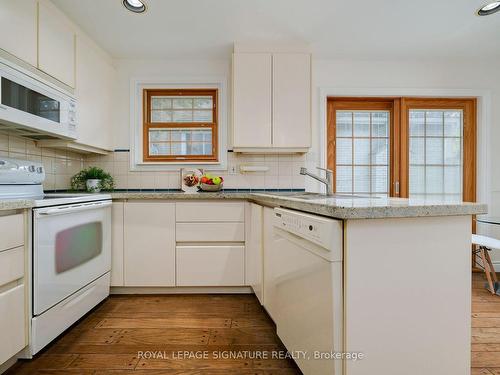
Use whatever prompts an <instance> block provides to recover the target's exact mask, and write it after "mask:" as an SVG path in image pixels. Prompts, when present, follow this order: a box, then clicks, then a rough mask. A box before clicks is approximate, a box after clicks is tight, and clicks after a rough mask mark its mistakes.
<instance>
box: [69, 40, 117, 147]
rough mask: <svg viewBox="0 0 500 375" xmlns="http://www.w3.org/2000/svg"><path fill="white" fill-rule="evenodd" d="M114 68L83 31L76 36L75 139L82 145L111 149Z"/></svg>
mask: <svg viewBox="0 0 500 375" xmlns="http://www.w3.org/2000/svg"><path fill="white" fill-rule="evenodd" d="M114 78H115V69H114V67H113V65H112V61H111V58H110V57H109V56H107V55H106V54H105V53H104V51H102V50H101V49H100V48H99V47H98V46H97V45H95V43H94V42H92V41H91V40H90V39H89V38H87V37H86V36H85V35H83V34H78V35H77V39H76V97H77V100H78V139H77V142H78V143H80V144H83V145H87V146H92V147H97V148H100V149H104V150H112V149H113V147H112V146H113V145H112V134H111V116H112V114H111V110H112V103H111V102H112V97H113V93H112V90H113V82H114Z"/></svg>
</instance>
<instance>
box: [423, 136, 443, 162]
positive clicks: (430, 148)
mask: <svg viewBox="0 0 500 375" xmlns="http://www.w3.org/2000/svg"><path fill="white" fill-rule="evenodd" d="M443 152H444V150H443V138H427V139H426V140H425V159H426V163H427V164H443Z"/></svg>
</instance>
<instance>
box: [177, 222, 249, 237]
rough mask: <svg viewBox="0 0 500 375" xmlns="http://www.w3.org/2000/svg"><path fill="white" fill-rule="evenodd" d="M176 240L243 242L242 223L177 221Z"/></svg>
mask: <svg viewBox="0 0 500 375" xmlns="http://www.w3.org/2000/svg"><path fill="white" fill-rule="evenodd" d="M175 228H176V229H175V239H176V241H177V242H206V241H208V242H243V241H244V240H245V224H243V223H177V224H176V226H175Z"/></svg>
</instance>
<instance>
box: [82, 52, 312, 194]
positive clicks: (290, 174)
mask: <svg viewBox="0 0 500 375" xmlns="http://www.w3.org/2000/svg"><path fill="white" fill-rule="evenodd" d="M115 66H116V71H117V82H116V93H115V95H114V112H115V120H114V132H113V134H114V148H115V149H130V147H131V145H130V131H129V129H130V82H131V79H133V78H136V79H137V78H141V79H143V78H158V80H162V79H164V80H165V79H167V80H170V79H171V78H173V79H175V78H181V79H182V78H186V79H189V78H194V77H197V76H199V77H201V78H203V77H205V78H206V77H220V76H225V77H226V79H227V82H228V87H227V103H228V105H229V103H230V95H231V93H230V89H231V84H230V78H231V77H230V71H231V61H230V59H229V58H228V59H227V60H210V61H206V60H196V61H194V60H188V61H185V60H168V61H166V60H116V61H115ZM226 115H227V120H228V123H229V121H230V118H231V116H230V113H227V114H226ZM229 127H230V125H229ZM228 140H229V141H230V140H231V134H230V129H229V131H228ZM229 143H230V142H229ZM228 146H229V148H230V145H228ZM305 163H306V160H305V156H304V155H293V156H292V155H284V156H276V155H265V156H264V155H252V156H247V155H245V156H242V155H237V154H235V153H232V152H230V153H228V166H229V167H231V166H239V165H241V164H252V165H265V166H268V167H269V171H268V172H265V173H252V174H240V173H237V174H235V175H229V174H228V173H227V172H224V171H222V172H221V171H216V172H214V173H217V174H218V175H221V176H223V177H224V180H225V182H224V187H225V188H251V189H263V188H272V189H275V188H280V189H290V188H295V189H303V188H304V176H300V175H299V170H300V167H301V166H304V165H305ZM86 165H100V166H101V167H104V168H106V169H107V170H109V171H111V173H112V174H113V175H114V177H115V181H116V183H117V188H119V189H153V188H154V189H165V188H171V189H172V188H173V189H178V188H179V187H180V179H179V173H178V172H147V171H143V172H137V171H134V172H132V171H130V170H129V168H128V165H129V155H128V153H122V152H120V153H115V155H110V156H105V157H92V158H90V159H88V160H87V162H86ZM207 169H208V168H207Z"/></svg>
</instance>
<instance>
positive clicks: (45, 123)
mask: <svg viewBox="0 0 500 375" xmlns="http://www.w3.org/2000/svg"><path fill="white" fill-rule="evenodd" d="M0 81H1V82H0V123H1V124H3V125H4V126H6V127H13V128H16V129H19V128H20V129H23V130H25V131H26V135H27V136H30V135H32V136H33V137H35V138H38V139H43V138H63V139H76V128H77V105H76V100H75V98H74V97H73V96H71V95H70V94H69V93H67V92H63V91H62V90H59V89H56V88H55V87H53V86H50V85H49V84H47V83H44V82H42V81H41V80H39V79H36V78H35V77H33V76H30V75H28V74H26V73H24V72H23V71H21V70H18V69H16V68H15V67H12V66H9V65H6V64H4V63H2V62H0Z"/></svg>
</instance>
